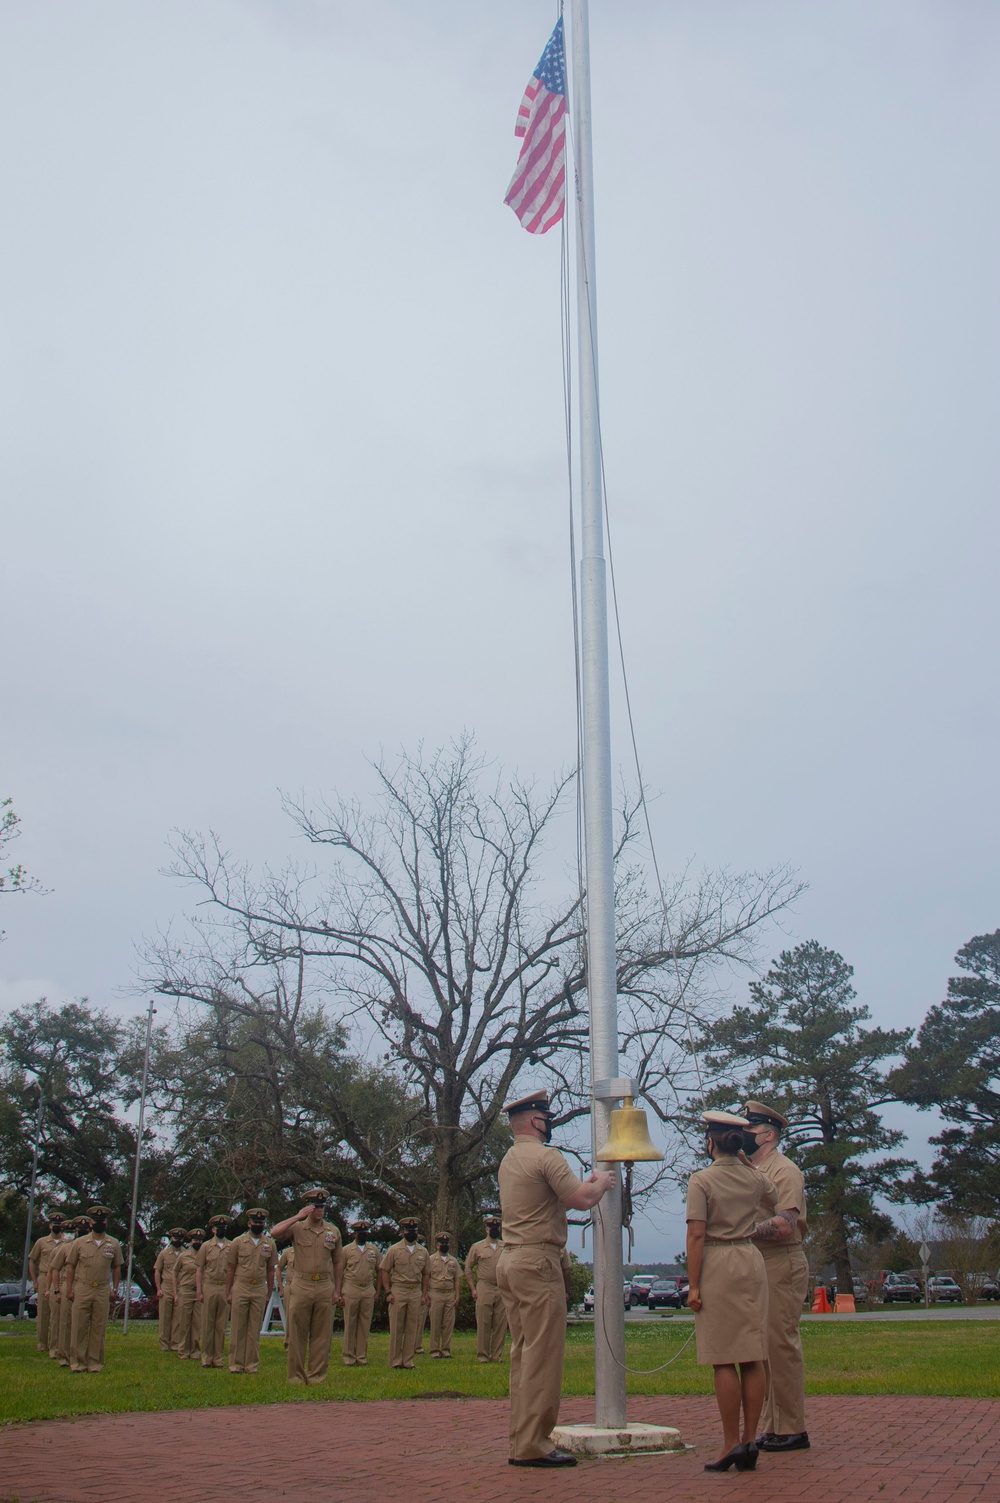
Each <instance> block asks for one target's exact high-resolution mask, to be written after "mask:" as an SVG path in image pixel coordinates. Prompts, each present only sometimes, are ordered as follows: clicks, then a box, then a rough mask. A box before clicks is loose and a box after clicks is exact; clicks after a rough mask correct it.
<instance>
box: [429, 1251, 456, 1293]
mask: <svg viewBox="0 0 1000 1503" xmlns="http://www.w3.org/2000/svg"><path fill="white" fill-rule="evenodd" d="M461 1273H462V1270H461V1268H460V1267H459V1262H458V1259H457V1258H453V1257H452V1255H451V1253H446V1254H445V1256H444V1257H442V1256H441V1254H440V1253H431V1257H430V1264H429V1267H428V1274H427V1288H428V1290H431V1289H434V1290H436V1292H437V1293H438V1294H445V1293H452V1292H453V1291H454V1288H455V1280H456V1279H458V1278H460V1277H461Z"/></svg>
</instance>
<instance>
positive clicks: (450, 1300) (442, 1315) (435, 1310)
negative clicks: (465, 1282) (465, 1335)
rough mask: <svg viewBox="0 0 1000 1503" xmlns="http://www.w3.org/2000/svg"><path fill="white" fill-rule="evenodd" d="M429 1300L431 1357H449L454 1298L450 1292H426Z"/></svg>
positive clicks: (452, 1329) (453, 1322) (453, 1324)
mask: <svg viewBox="0 0 1000 1503" xmlns="http://www.w3.org/2000/svg"><path fill="white" fill-rule="evenodd" d="M428 1292H429V1294H430V1300H431V1356H432V1357H434V1356H437V1357H450V1356H451V1337H452V1333H453V1331H454V1329H455V1296H454V1295H453V1294H452V1292H451V1290H450V1289H449V1290H447V1292H446V1293H444V1294H438V1293H437V1292H436V1291H435V1290H434V1289H431V1290H429V1291H428Z"/></svg>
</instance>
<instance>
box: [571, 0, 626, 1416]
mask: <svg viewBox="0 0 1000 1503" xmlns="http://www.w3.org/2000/svg"><path fill="white" fill-rule="evenodd" d="M570 14H571V23H572V30H571V40H572V59H573V67H572V87H573V134H574V162H575V170H576V194H575V203H576V271H577V284H576V293H577V296H576V310H577V358H578V364H579V370H578V382H577V391H578V393H579V410H580V509H581V550H580V656H581V696H582V701H583V714H582V719H583V821H584V841H585V849H586V863H587V999H588V1003H589V1007H590V1070H591V1083H592V1084H591V1089H592V1090H594V1089H595V1083H596V1082H599V1081H604V1082H613V1081H614V1080H615V1078H616V1077H617V1075H618V988H617V961H616V953H615V874H614V824H613V816H612V800H611V702H610V694H609V679H608V598H607V581H606V565H605V558H604V487H603V480H602V465H601V435H600V420H599V410H598V382H597V279H596V263H595V243H594V163H593V147H592V140H591V109H590V31H589V14H588V0H571V11H570ZM613 1105H614V1102H613V1100H612V1099H608V1098H605V1099H599V1098H598V1096H597V1095H594V1097H593V1098H592V1107H591V1131H592V1135H593V1147H594V1153H595V1156H596V1152H597V1148H598V1146H599V1145H600V1144H602V1143H604V1142H606V1141H607V1138H608V1133H609V1131H610V1118H611V1109H612V1106H613ZM622 1283H623V1278H622V1211H621V1185H620V1184H618V1185H617V1186H616V1187H615V1189H614V1191H612V1192H611V1193H610V1194H608V1195H605V1196H604V1198H603V1200H602V1201H601V1203H600V1205H599V1206H598V1207H597V1209H596V1211H595V1216H594V1308H595V1319H594V1390H595V1394H596V1416H595V1422H596V1424H597V1425H599V1426H601V1427H606V1428H614V1427H615V1426H618V1425H624V1424H625V1309H624V1301H623V1297H622Z"/></svg>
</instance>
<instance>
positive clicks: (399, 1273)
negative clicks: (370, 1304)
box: [379, 1216, 430, 1367]
mask: <svg viewBox="0 0 1000 1503" xmlns="http://www.w3.org/2000/svg"><path fill="white" fill-rule="evenodd" d="M399 1227H400V1231H401V1232H402V1233H403V1238H402V1241H401V1242H394V1243H393V1245H392V1246H391V1247H390V1249H389V1251H388V1252H387V1253H386V1254H385V1256H384V1257H383V1259H382V1267H381V1269H380V1270H379V1278H380V1279H381V1281H382V1288H383V1289H384V1290H385V1296H386V1299H387V1300H388V1303H389V1366H390V1367H414V1366H415V1363H414V1361H413V1355H414V1352H415V1351H416V1346H417V1337H418V1335H419V1334H420V1331H421V1330H422V1328H423V1323H424V1310H425V1308H426V1305H427V1264H428V1262H429V1261H430V1259H429V1254H428V1252H427V1249H426V1247H421V1246H420V1244H419V1243H418V1241H417V1236H418V1233H419V1231H420V1227H419V1224H418V1222H417V1219H416V1217H415V1216H404V1217H403V1218H402V1220H401V1221H400V1223H399Z"/></svg>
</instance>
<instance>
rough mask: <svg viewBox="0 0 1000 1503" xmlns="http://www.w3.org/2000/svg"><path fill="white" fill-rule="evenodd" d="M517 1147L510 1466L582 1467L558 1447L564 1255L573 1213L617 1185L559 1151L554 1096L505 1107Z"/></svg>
mask: <svg viewBox="0 0 1000 1503" xmlns="http://www.w3.org/2000/svg"><path fill="white" fill-rule="evenodd" d="M504 1111H505V1112H507V1114H508V1116H509V1118H510V1126H511V1131H512V1132H513V1134H514V1142H513V1145H512V1147H511V1148H509V1149H508V1150H507V1152H506V1154H505V1155H504V1158H503V1162H502V1163H501V1165H500V1173H499V1180H500V1204H501V1206H502V1207H503V1248H502V1250H501V1252H500V1256H499V1258H498V1259H497V1283H498V1285H499V1287H500V1293H501V1294H502V1295H503V1302H504V1306H505V1307H506V1310H507V1320H508V1323H509V1325H510V1334H511V1349H510V1456H509V1458H508V1460H509V1462H510V1464H511V1466H575V1465H576V1457H575V1456H571V1455H569V1453H568V1452H566V1451H559V1450H554V1449H553V1446H552V1440H551V1434H552V1429H553V1427H554V1426H555V1424H556V1421H557V1420H558V1418H559V1398H560V1395H561V1392H562V1370H563V1356H564V1353H565V1350H566V1286H565V1284H564V1282H563V1274H562V1264H561V1260H560V1254H561V1253H562V1251H563V1250H564V1249H565V1246H566V1211H567V1209H569V1210H574V1211H589V1210H592V1209H593V1207H594V1206H596V1204H597V1202H598V1201H599V1200H600V1199H601V1196H602V1195H604V1194H605V1193H606V1192H607V1191H608V1190H610V1189H612V1188H613V1186H614V1184H615V1177H614V1175H613V1174H609V1173H606V1172H605V1171H603V1170H601V1171H599V1172H597V1173H594V1174H592V1175H591V1176H590V1178H589V1179H587V1180H585V1181H583V1182H582V1183H581V1181H580V1180H578V1179H577V1177H576V1175H575V1174H574V1173H573V1171H572V1169H571V1168H570V1167H569V1165H568V1164H567V1162H566V1160H565V1159H564V1158H563V1156H562V1154H561V1153H559V1152H558V1150H557V1149H555V1148H549V1147H547V1146H546V1145H547V1144H548V1143H549V1142H550V1141H551V1138H552V1119H553V1116H554V1113H553V1112H551V1111H550V1110H549V1095H548V1092H547V1091H532V1092H531V1093H530V1094H529V1095H527V1096H521V1097H519V1098H518V1099H517V1100H515V1101H508V1102H507V1104H506V1106H505V1107H504Z"/></svg>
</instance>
